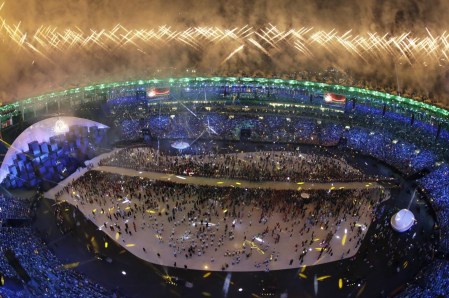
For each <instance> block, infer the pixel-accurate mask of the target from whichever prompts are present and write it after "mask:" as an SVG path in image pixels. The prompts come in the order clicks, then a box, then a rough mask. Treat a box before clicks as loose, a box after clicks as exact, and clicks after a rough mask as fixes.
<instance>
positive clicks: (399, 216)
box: [390, 209, 415, 233]
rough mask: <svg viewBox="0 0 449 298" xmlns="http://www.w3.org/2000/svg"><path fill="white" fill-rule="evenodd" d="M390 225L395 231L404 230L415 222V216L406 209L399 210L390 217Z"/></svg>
mask: <svg viewBox="0 0 449 298" xmlns="http://www.w3.org/2000/svg"><path fill="white" fill-rule="evenodd" d="M390 223H391V226H392V227H393V229H394V230H395V231H397V232H401V233H402V232H405V231H407V230H408V229H410V228H411V227H412V226H413V224H414V223H415V216H414V215H413V213H412V212H411V211H410V210H408V209H402V210H399V211H398V212H397V213H395V214H394V215H393V216H392V217H391V221H390Z"/></svg>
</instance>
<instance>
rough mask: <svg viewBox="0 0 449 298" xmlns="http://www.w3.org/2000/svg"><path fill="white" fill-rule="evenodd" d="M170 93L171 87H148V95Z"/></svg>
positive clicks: (159, 95)
mask: <svg viewBox="0 0 449 298" xmlns="http://www.w3.org/2000/svg"><path fill="white" fill-rule="evenodd" d="M168 95H170V88H148V89H147V97H148V98H155V97H161V96H168Z"/></svg>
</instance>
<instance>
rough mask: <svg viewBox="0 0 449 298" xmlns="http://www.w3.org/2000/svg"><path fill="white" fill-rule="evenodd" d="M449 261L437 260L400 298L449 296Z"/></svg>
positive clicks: (440, 297)
mask: <svg viewBox="0 0 449 298" xmlns="http://www.w3.org/2000/svg"><path fill="white" fill-rule="evenodd" d="M448 280H449V260H442V259H436V260H434V261H432V262H431V263H430V264H428V265H427V266H426V268H425V269H424V270H423V271H422V272H420V273H419V275H418V276H417V277H416V278H415V281H413V282H411V283H409V284H408V285H407V287H406V288H405V290H404V291H403V292H401V293H400V294H399V295H398V296H397V297H399V298H415V297H420V298H444V297H447V296H448V294H449V282H448Z"/></svg>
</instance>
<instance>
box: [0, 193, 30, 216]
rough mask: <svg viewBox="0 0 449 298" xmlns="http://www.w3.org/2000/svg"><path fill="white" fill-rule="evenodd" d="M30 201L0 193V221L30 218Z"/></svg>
mask: <svg viewBox="0 0 449 298" xmlns="http://www.w3.org/2000/svg"><path fill="white" fill-rule="evenodd" d="M30 204H31V201H30V200H28V199H25V198H16V197H13V196H6V195H2V194H0V222H1V220H5V219H27V218H30Z"/></svg>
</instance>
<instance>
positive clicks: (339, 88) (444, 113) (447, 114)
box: [0, 77, 449, 121]
mask: <svg viewBox="0 0 449 298" xmlns="http://www.w3.org/2000/svg"><path fill="white" fill-rule="evenodd" d="M190 82H200V83H205V82H211V83H218V82H222V83H239V82H240V83H242V84H248V83H254V84H261V85H267V86H270V85H271V86H279V85H282V86H284V87H287V88H307V89H311V90H312V91H315V90H317V89H318V90H320V91H324V92H334V93H340V94H343V95H346V96H349V97H365V98H373V99H377V100H381V101H382V102H384V103H389V104H395V103H397V104H402V105H407V106H409V107H410V108H411V109H413V110H414V109H420V110H421V111H423V110H424V112H430V113H433V114H435V115H437V116H439V117H443V118H444V119H442V120H445V121H449V110H447V109H444V108H440V107H437V106H435V105H432V104H428V103H425V102H422V101H418V100H415V99H412V98H408V97H403V96H398V95H393V94H389V93H385V92H381V91H376V90H370V89H363V88H359V87H353V86H343V85H337V84H328V83H323V82H311V81H298V80H286V79H278V78H253V77H177V78H159V79H157V78H154V79H148V80H142V79H140V80H135V81H122V82H113V83H102V84H97V85H89V86H85V87H77V88H71V89H67V90H63V91H58V92H52V93H46V94H43V95H39V96H35V97H30V98H26V99H23V100H19V101H16V102H14V103H10V104H6V105H4V106H1V107H0V113H2V114H5V112H7V111H9V110H12V109H16V108H17V107H18V106H20V105H21V104H30V103H32V102H35V101H43V100H46V99H49V98H55V97H60V96H66V95H70V94H78V93H80V92H89V91H95V90H107V89H112V88H119V87H129V86H139V85H145V86H151V85H153V84H168V85H172V84H179V83H190Z"/></svg>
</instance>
